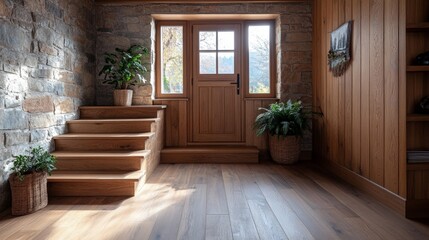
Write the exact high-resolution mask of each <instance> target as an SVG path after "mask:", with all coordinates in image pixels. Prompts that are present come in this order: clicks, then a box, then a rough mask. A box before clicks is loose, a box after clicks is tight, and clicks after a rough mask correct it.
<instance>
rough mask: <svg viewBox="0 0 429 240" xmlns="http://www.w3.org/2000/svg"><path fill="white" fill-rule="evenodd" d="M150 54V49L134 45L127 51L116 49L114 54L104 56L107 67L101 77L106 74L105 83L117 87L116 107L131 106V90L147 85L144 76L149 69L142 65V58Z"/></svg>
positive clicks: (114, 100)
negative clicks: (142, 84) (140, 85)
mask: <svg viewBox="0 0 429 240" xmlns="http://www.w3.org/2000/svg"><path fill="white" fill-rule="evenodd" d="M148 52H149V51H148V49H147V48H145V47H143V46H141V45H133V46H131V47H130V48H128V49H127V50H124V49H120V48H116V49H115V52H114V53H105V54H104V55H105V58H104V60H105V65H104V67H103V68H102V69H101V71H100V73H99V75H102V74H104V81H103V83H107V84H112V85H114V86H115V90H114V92H113V102H114V105H115V106H131V102H132V98H133V91H132V90H131V89H129V88H130V87H131V86H134V85H136V84H141V83H145V81H146V80H145V79H144V78H143V76H142V74H144V73H145V72H147V69H146V68H145V67H144V66H143V65H142V62H141V58H142V57H143V55H146V54H148Z"/></svg>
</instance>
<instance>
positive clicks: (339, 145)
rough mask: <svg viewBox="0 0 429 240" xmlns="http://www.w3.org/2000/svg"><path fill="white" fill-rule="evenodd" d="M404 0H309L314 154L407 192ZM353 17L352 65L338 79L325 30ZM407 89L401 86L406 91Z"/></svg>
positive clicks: (349, 171)
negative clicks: (318, 114) (317, 115)
mask: <svg viewBox="0 0 429 240" xmlns="http://www.w3.org/2000/svg"><path fill="white" fill-rule="evenodd" d="M403 1H404V0H324V1H319V0H315V1H314V39H315V41H314V43H313V44H314V46H313V47H314V55H313V73H314V77H313V89H314V90H313V91H314V93H313V96H314V102H313V104H314V106H315V108H316V109H315V110H316V111H321V112H322V113H323V114H324V116H323V117H320V118H317V119H315V120H314V123H313V124H314V126H313V129H314V130H313V136H314V142H313V146H314V154H315V157H316V158H320V159H322V160H325V161H327V162H329V164H331V165H332V164H333V165H335V166H336V167H338V168H336V169H341V171H343V173H344V172H346V174H345V175H346V176H347V175H356V176H358V177H363V178H364V179H366V180H369V181H370V182H372V183H375V184H376V185H378V186H381V187H382V188H384V189H387V190H388V191H390V192H392V193H394V194H396V195H399V196H402V197H406V179H405V178H406V177H405V176H406V162H405V150H404V149H405V139H404V137H402V138H400V136H401V135H404V131H405V130H404V128H405V125H406V123H405V117H404V116H405V109H404V110H402V109H401V108H400V105H401V104H402V103H401V102H400V101H401V100H400V96H403V93H402V92H401V91H403V90H404V89H403V87H402V88H401V86H403V83H404V81H405V71H404V70H403V69H401V68H402V67H404V68H405V66H402V65H401V61H400V56H402V55H403V53H404V52H403V51H405V49H404V48H405V42H404V41H403V40H404V39H405V37H404V36H405V35H404V34H405V31H404V29H405V20H404V16H405V14H404V13H403V11H404V9H401V6H402V5H403V3H404V2H403ZM349 20H353V21H354V26H353V38H352V45H353V46H352V58H353V60H352V64H351V65H350V66H349V68H348V70H347V72H346V73H345V74H344V75H343V76H341V77H338V78H335V77H333V76H332V74H331V72H329V69H328V66H327V53H328V51H329V45H330V42H329V40H330V32H331V31H333V30H335V29H336V28H337V27H339V26H340V25H341V24H343V23H345V22H346V21H349ZM404 91H405V90H404Z"/></svg>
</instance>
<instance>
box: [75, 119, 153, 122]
mask: <svg viewBox="0 0 429 240" xmlns="http://www.w3.org/2000/svg"><path fill="white" fill-rule="evenodd" d="M157 120H159V118H130V119H77V120H70V121H67V122H68V123H122V122H156V121H157Z"/></svg>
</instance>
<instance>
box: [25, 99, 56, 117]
mask: <svg viewBox="0 0 429 240" xmlns="http://www.w3.org/2000/svg"><path fill="white" fill-rule="evenodd" d="M22 108H23V109H24V111H26V112H30V113H44V112H53V111H54V104H53V101H52V97H51V96H38V97H29V98H26V99H25V100H24V102H23V104H22Z"/></svg>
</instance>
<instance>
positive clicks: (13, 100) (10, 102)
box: [4, 95, 22, 108]
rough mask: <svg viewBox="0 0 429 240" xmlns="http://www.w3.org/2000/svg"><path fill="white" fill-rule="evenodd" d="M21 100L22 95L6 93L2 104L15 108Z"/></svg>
mask: <svg viewBox="0 0 429 240" xmlns="http://www.w3.org/2000/svg"><path fill="white" fill-rule="evenodd" d="M21 102H22V96H21V95H7V96H6V97H5V98H4V106H5V108H15V107H19V106H20V105H21Z"/></svg>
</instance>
